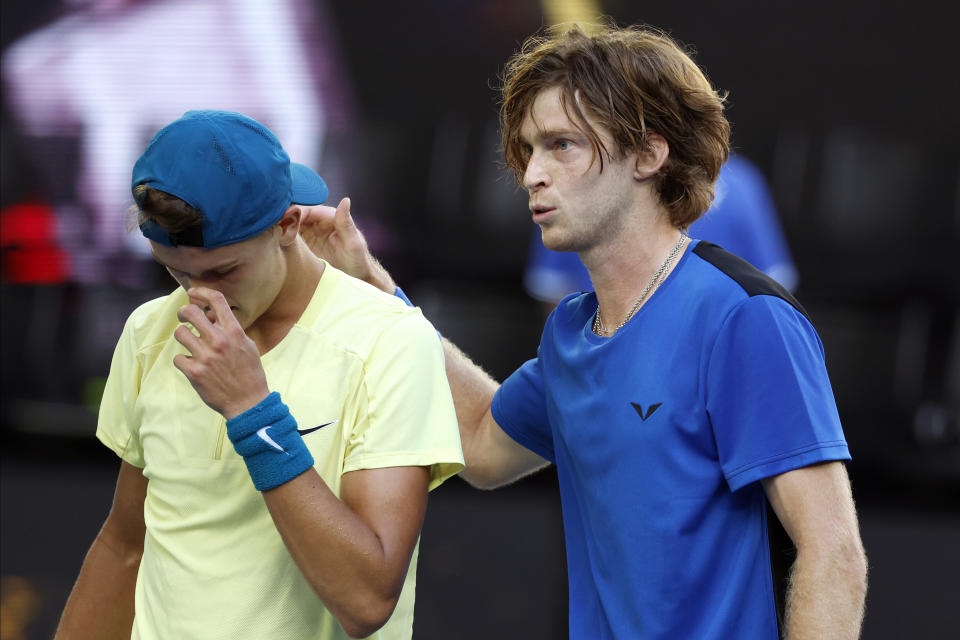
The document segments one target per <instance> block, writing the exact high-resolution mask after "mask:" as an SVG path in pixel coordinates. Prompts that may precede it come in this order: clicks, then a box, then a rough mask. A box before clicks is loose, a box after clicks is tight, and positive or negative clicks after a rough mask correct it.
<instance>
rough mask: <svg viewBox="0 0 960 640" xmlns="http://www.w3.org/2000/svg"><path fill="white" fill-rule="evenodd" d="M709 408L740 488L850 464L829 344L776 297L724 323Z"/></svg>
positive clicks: (713, 361)
mask: <svg viewBox="0 0 960 640" xmlns="http://www.w3.org/2000/svg"><path fill="white" fill-rule="evenodd" d="M705 384H706V390H707V399H706V401H707V411H708V413H709V416H710V422H711V425H712V427H713V431H714V437H715V439H716V443H717V449H718V452H719V457H720V464H721V467H722V468H723V473H724V476H725V477H726V479H727V483H728V484H729V485H730V488H731V489H732V490H734V491H735V490H737V489H739V488H741V487H744V486H746V485H747V484H750V483H752V482H755V481H757V480H760V479H763V478H767V477H770V476H773V475H777V474H780V473H784V472H786V471H790V470H793V469H797V468H800V467H804V466H807V465H811V464H815V463H817V462H823V461H827V460H849V459H850V454H849V452H848V450H847V444H846V441H845V440H844V436H843V430H842V428H841V426H840V417H839V415H838V413H837V406H836V402H835V400H834V397H833V391H832V389H831V387H830V380H829V378H828V376H827V370H826V366H825V363H824V355H823V346H822V345H821V343H820V338H819V337H818V336H817V334H816V331H815V330H814V328H813V327H812V326H811V325H810V323H809V321H808V320H807V319H806V317H805V316H804V315H802V314H801V313H800V312H799V311H797V310H796V309H795V308H794V307H793V306H791V305H790V304H789V303H788V302H786V301H784V300H782V299H781V298H777V297H774V296H767V295H757V296H753V297H750V298H748V299H747V300H745V301H744V302H742V303H741V304H740V305H739V306H738V307H737V308H736V309H735V310H733V311H732V312H731V313H730V315H729V316H728V317H727V318H726V320H725V321H724V324H723V326H722V328H721V330H720V333H719V335H718V337H717V341H716V343H715V344H714V346H713V349H712V351H711V353H710V356H709V362H708V365H707V368H706V380H705Z"/></svg>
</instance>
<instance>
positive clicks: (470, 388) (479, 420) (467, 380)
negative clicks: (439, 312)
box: [442, 338, 499, 466]
mask: <svg viewBox="0 0 960 640" xmlns="http://www.w3.org/2000/svg"><path fill="white" fill-rule="evenodd" d="M442 342H443V356H444V361H445V364H446V370H447V381H448V382H449V384H450V392H451V394H452V395H453V406H454V409H455V410H456V412H457V423H458V424H459V425H460V441H461V444H462V446H463V451H464V455H465V456H468V454H469V453H470V452H473V451H474V450H475V447H474V445H475V443H476V440H477V437H478V434H479V433H480V431H481V426H482V424H483V419H484V417H485V416H486V414H487V412H488V411H489V410H490V403H491V401H492V400H493V395H494V393H496V391H497V387H498V386H499V385H498V384H497V382H496V380H494V379H493V378H492V377H491V376H490V375H489V374H488V373H487V372H486V371H484V370H483V369H482V368H481V367H480V366H479V365H477V364H476V363H474V362H473V361H472V360H471V359H470V358H469V357H468V356H467V355H466V354H465V353H463V352H462V351H461V350H460V349H459V348H458V347H457V345H455V344H453V343H452V342H450V341H449V340H447V339H446V338H443V340H442ZM467 465H468V466H469V460H468V462H467Z"/></svg>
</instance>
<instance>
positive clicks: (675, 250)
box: [593, 231, 687, 336]
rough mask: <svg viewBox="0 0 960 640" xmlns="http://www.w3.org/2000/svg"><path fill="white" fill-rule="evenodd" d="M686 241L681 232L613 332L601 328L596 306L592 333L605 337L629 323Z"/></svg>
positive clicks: (601, 324)
mask: <svg viewBox="0 0 960 640" xmlns="http://www.w3.org/2000/svg"><path fill="white" fill-rule="evenodd" d="M686 239H687V235H686V234H685V233H684V232H683V231H681V232H680V239H679V240H677V243H676V244H675V245H673V249H671V250H670V253H669V254H668V255H667V257H666V258H664V260H663V262H662V263H660V268H659V269H657V270H656V272H655V273H654V274H653V277H652V278H650V282H648V283H647V286H645V287H644V288H643V291H641V292H640V297H639V298H637V301H636V302H634V303H633V307H632V308H631V309H630V311H629V312H628V313H627V317H626V318H624V319H623V322H621V323H620V324H618V325H617V328H616V329H614V330H613V331H608V330H607V328H606V327H605V326H603V319H602V318H600V304H599V303H598V304H597V315H595V316H594V317H593V332H594V333H595V334H597V335H598V336H606V335H607V334H613V333H616V332H617V331H619V330H620V329H622V328H623V325H625V324H627V323H628V322H630V318H632V317H633V315H634V314H635V313H636V312H637V310H638V309H640V305H641V304H643V301H644V300H645V299H646V297H647V294H649V293H650V291H651V290H653V288H654V287H655V286H656V285H658V284H659V283H660V281H661V280H662V279H663V274H664V273H666V271H667V269H668V268H669V267H670V265H671V264H673V261H674V260H676V259H677V256H678V255H680V247H682V246H683V241H684V240H686Z"/></svg>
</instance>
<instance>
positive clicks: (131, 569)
mask: <svg viewBox="0 0 960 640" xmlns="http://www.w3.org/2000/svg"><path fill="white" fill-rule="evenodd" d="M146 495H147V479H146V478H144V477H143V473H142V472H141V471H140V469H138V468H136V467H134V466H133V465H131V464H129V463H127V462H124V463H122V464H121V466H120V473H119V475H118V477H117V488H116V491H115V493H114V496H113V506H112V507H111V508H110V514H109V515H108V516H107V520H106V522H104V524H103V528H102V529H101V530H100V533H99V534H97V537H96V539H95V540H94V541H93V544H92V545H91V547H90V550H89V551H88V552H87V557H86V558H85V559H84V561H83V566H82V567H81V569H80V576H79V577H78V578H77V582H76V584H75V585H74V587H73V591H71V593H70V597H69V598H68V599H67V605H66V607H65V608H64V610H63V616H62V617H61V618H60V624H59V626H58V627H57V633H56V636H55V637H56V638H57V639H58V640H72V639H73V638H77V639H81V638H82V639H83V640H88V639H91V638H104V639H108V638H129V637H130V630H131V628H132V626H133V601H134V589H135V586H136V582H137V571H138V570H139V568H140V557H141V556H142V555H143V537H144V533H145V529H146V527H145V525H144V522H143V501H144V499H145V498H146Z"/></svg>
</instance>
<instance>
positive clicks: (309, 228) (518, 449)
mask: <svg viewBox="0 0 960 640" xmlns="http://www.w3.org/2000/svg"><path fill="white" fill-rule="evenodd" d="M301 211H302V215H301V218H300V234H301V236H303V238H304V239H305V240H306V241H307V244H308V245H309V246H310V248H311V250H313V252H314V253H316V254H317V255H318V256H320V257H321V258H323V259H325V260H327V261H328V262H330V264H332V265H333V266H335V267H337V268H338V269H342V270H343V271H345V272H346V273H348V274H349V275H351V276H353V277H355V278H359V279H361V280H365V281H366V282H368V283H370V284H372V285H373V286H375V287H377V288H379V289H381V290H383V291H386V292H387V293H390V294H392V293H393V292H394V290H395V289H396V285H395V284H394V282H393V278H391V277H390V274H389V273H387V270H386V269H384V268H383V266H382V265H381V264H380V263H379V262H377V260H376V259H375V258H374V257H373V256H372V255H371V254H370V250H369V248H368V247H367V242H366V240H365V239H364V237H363V234H362V233H361V232H360V230H359V229H357V226H356V225H355V224H354V222H353V218H352V217H351V216H350V201H349V200H348V199H346V198H344V199H343V200H341V201H340V204H339V205H338V206H337V208H336V209H333V208H332V207H326V206H323V205H318V206H313V207H301ZM443 353H444V358H445V360H446V368H447V380H448V381H449V383H450V390H451V392H452V394H453V404H454V407H455V408H456V411H457V422H458V423H459V425H460V441H461V443H462V445H463V456H464V459H465V461H466V468H465V469H464V470H463V471H462V472H461V473H460V475H461V476H463V477H464V479H466V480H467V481H468V482H469V483H470V484H472V485H473V486H475V487H478V488H481V489H493V488H495V487H499V486H502V485H504V484H507V483H510V482H513V481H514V480H517V479H519V478H521V477H523V476H525V475H527V474H529V473H532V472H534V471H536V470H538V469H542V468H543V467H545V466H546V465H548V464H549V462H547V461H546V460H544V459H543V458H541V457H540V456H538V455H537V454H535V453H533V452H532V451H530V450H529V449H527V448H526V447H524V446H522V445H520V444H517V442H516V441H514V440H513V439H512V438H511V437H510V436H508V435H507V434H506V433H504V431H503V429H501V428H500V426H499V425H498V424H497V422H496V420H494V419H493V415H492V414H491V412H490V402H491V400H492V399H493V394H494V392H495V391H496V390H497V386H498V385H497V383H496V381H495V380H494V379H493V378H491V377H490V375H489V374H487V372H486V371H484V370H483V369H482V368H480V367H479V366H477V365H476V364H474V363H473V361H471V360H470V358H469V357H467V356H466V355H465V354H464V353H463V352H462V351H460V349H458V348H457V346H456V345H455V344H453V343H452V342H450V341H449V340H447V339H444V340H443Z"/></svg>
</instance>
